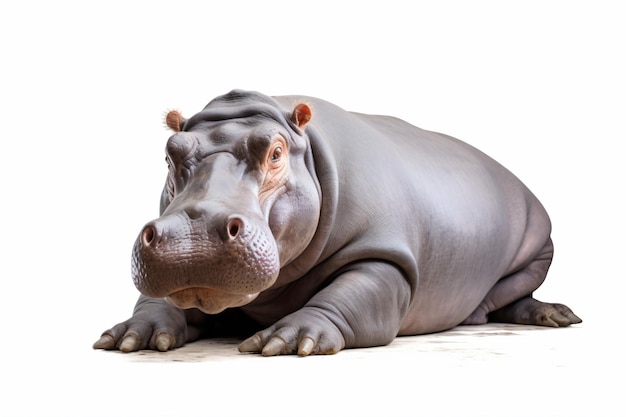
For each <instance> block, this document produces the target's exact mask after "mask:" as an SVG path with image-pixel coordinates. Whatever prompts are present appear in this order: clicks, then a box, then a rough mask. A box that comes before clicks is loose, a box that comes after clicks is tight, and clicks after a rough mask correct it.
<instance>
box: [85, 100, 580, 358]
mask: <svg viewBox="0 0 626 417" xmlns="http://www.w3.org/2000/svg"><path fill="white" fill-rule="evenodd" d="M165 123H166V125H167V127H169V128H170V129H171V130H172V131H173V135H172V136H171V137H170V138H169V139H168V141H167V145H166V161H167V165H168V175H167V180H166V183H165V186H164V188H163V192H162V194H161V199H160V217H158V218H157V219H155V220H152V221H150V222H148V223H147V224H146V225H145V226H144V227H143V228H142V229H141V231H140V233H139V235H138V237H137V239H136V241H135V243H134V246H133V250H132V261H131V272H132V278H133V281H134V284H135V286H136V287H137V289H138V290H139V292H140V295H139V299H138V301H137V303H136V305H135V308H134V313H133V315H132V317H131V318H129V319H128V320H126V321H124V322H122V323H119V324H117V325H115V326H114V327H112V328H111V329H108V330H106V331H105V332H104V333H103V334H102V336H101V338H100V339H99V340H98V341H97V342H96V343H95V344H94V346H93V347H94V348H95V349H107V350H112V349H118V350H120V351H123V352H131V351H137V350H144V349H153V350H158V351H167V350H171V349H175V348H177V347H180V346H182V345H184V344H185V343H187V342H191V341H194V340H197V339H200V338H206V337H217V336H238V337H241V339H240V340H242V341H241V343H240V345H239V351H240V352H247V353H260V354H262V355H264V356H275V355H287V354H297V355H300V356H307V355H313V354H334V353H336V352H339V351H340V350H342V349H345V348H357V347H373V346H382V345H387V344H389V343H390V342H391V341H393V340H394V338H396V337H398V336H405V335H419V334H426V333H433V332H440V331H444V330H448V329H451V328H453V327H455V326H458V325H469V324H472V325H478V324H484V323H487V322H490V321H491V322H502V323H517V324H526V325H539V326H551V327H566V326H569V325H572V324H576V323H580V322H581V319H580V318H579V317H578V316H576V315H575V314H574V313H573V311H572V310H571V309H570V308H569V307H567V306H565V305H563V304H557V303H547V302H542V301H539V300H537V299H535V298H533V295H532V294H533V292H534V290H535V289H537V288H538V287H539V286H540V285H541V284H542V282H543V281H544V279H545V277H546V274H547V271H548V268H549V266H550V263H551V261H552V256H553V243H552V239H551V236H550V234H551V223H550V219H549V217H548V215H547V212H546V210H545V209H544V207H543V206H542V204H541V203H540V202H539V201H538V199H537V198H536V197H535V195H533V193H532V192H531V191H529V189H528V188H527V187H526V186H525V185H524V184H523V183H522V182H521V181H520V180H519V179H518V178H517V177H515V176H514V175H513V174H512V173H511V172H509V171H508V170H507V169H506V168H504V167H503V166H502V165H500V164H499V163H497V162H496V161H494V160H493V159H491V158H490V157H488V156H486V155H485V154H484V153H482V152H480V151H479V150H477V149H475V148H474V147H472V146H470V145H468V144H466V143H464V142H462V141H459V140H457V139H455V138H452V137H450V136H447V135H444V134H440V133H435V132H432V131H427V130H423V129H420V128H418V127H415V126H413V125H411V124H409V123H406V122H404V121H402V120H400V119H398V118H394V117H390V116H379V115H367V114H361V113H354V112H348V111H345V110H343V109H341V108H340V107H338V106H336V105H333V104H331V103H329V102H326V101H324V100H321V99H317V98H313V97H307V96H277V97H270V96H267V95H264V94H261V93H258V92H254V91H242V90H233V91H231V92H230V93H227V94H225V95H222V96H219V97H217V98H215V99H213V100H212V101H210V102H209V104H207V105H206V107H205V108H204V109H203V110H202V111H200V112H199V113H197V114H196V115H194V116H192V117H191V118H188V119H187V118H185V117H183V116H182V114H181V113H180V112H178V111H175V110H174V111H170V112H169V113H168V114H167V116H166V121H165Z"/></svg>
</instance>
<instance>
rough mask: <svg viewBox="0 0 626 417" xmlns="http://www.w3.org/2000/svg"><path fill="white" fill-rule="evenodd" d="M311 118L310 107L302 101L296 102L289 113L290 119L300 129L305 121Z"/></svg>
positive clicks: (307, 121) (304, 124)
mask: <svg viewBox="0 0 626 417" xmlns="http://www.w3.org/2000/svg"><path fill="white" fill-rule="evenodd" d="M309 120H311V109H310V108H309V106H307V105H306V104H304V103H300V104H298V105H297V106H296V107H294V108H293V113H291V121H292V122H294V123H295V124H296V125H297V126H298V127H299V128H300V129H304V126H306V124H307V123H309Z"/></svg>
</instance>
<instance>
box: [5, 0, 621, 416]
mask: <svg viewBox="0 0 626 417" xmlns="http://www.w3.org/2000/svg"><path fill="white" fill-rule="evenodd" d="M409 5H410V6H409ZM623 10H624V7H623V6H622V5H621V4H620V3H619V2H609V1H593V2H581V1H525V2H504V1H471V2H470V1H437V2H435V1H433V2H399V1H392V0H388V1H385V2H370V1H359V2H341V1H339V0H337V1H334V2H322V1H317V2H314V1H301V2H288V1H269V0H266V1H257V2H253V1H229V2H226V1H222V2H218V1H202V2H191V1H176V2H162V1H153V2H133V1H124V2H121V1H108V2H101V3H97V2H78V1H75V2H73V1H63V0H61V1H54V2H53V1H51V2H43V1H34V2H5V3H3V5H2V6H0V46H1V56H0V60H1V64H0V75H1V77H0V118H1V119H0V120H1V121H2V130H1V131H2V136H3V139H2V147H1V148H0V149H1V150H0V156H1V157H2V162H1V163H0V169H1V170H2V171H1V172H0V181H2V203H1V204H0V222H1V223H0V224H1V225H2V234H1V237H2V251H1V252H0V253H1V255H0V256H1V268H2V269H1V270H0V271H1V272H0V273H1V274H2V287H3V288H2V294H3V301H2V304H1V309H2V311H1V314H2V315H1V317H2V330H1V332H0V349H1V351H0V353H1V355H0V356H1V359H0V360H2V377H1V378H2V380H3V386H5V387H8V388H3V394H2V395H3V397H4V398H3V399H2V405H0V410H3V409H6V410H7V411H6V412H4V411H3V412H2V413H0V414H2V415H57V414H58V415H72V413H73V412H75V413H76V414H77V415H80V414H82V415H88V414H93V415H95V414H98V413H103V414H107V413H106V411H107V410H108V411H114V410H116V409H115V408H110V407H117V406H119V404H115V401H116V400H115V398H116V395H117V394H116V392H115V391H110V392H109V391H107V390H105V389H103V388H102V387H104V386H106V387H115V386H116V384H117V382H116V381H120V380H123V381H126V384H127V385H128V386H131V381H132V380H133V378H136V377H137V376H136V375H134V374H133V373H132V372H135V371H134V370H133V371H132V372H130V371H129V370H128V369H127V368H125V367H124V366H121V365H120V364H119V361H115V364H116V365H115V366H116V367H115V369H113V368H111V371H110V372H104V373H103V372H102V370H101V368H98V371H97V372H99V374H94V375H91V374H90V371H89V369H90V366H91V362H90V358H91V356H89V355H92V351H91V344H92V343H93V342H94V341H95V340H97V338H98V337H99V335H100V333H101V332H102V331H103V330H104V329H106V328H108V327H110V326H112V325H113V324H115V323H117V322H119V321H121V320H124V319H126V318H127V317H128V316H129V315H130V314H131V312H132V307H133V304H134V302H135V299H136V297H137V294H138V293H137V291H136V290H135V288H134V286H133V284H132V281H131V278H130V251H131V248H132V244H133V242H134V239H135V237H136V235H137V233H138V232H139V230H140V229H141V227H142V226H143V224H144V223H145V222H147V221H148V220H150V219H152V218H154V217H156V216H158V202H159V195H160V190H161V187H162V185H163V181H164V177H165V173H166V165H165V162H164V153H163V149H164V146H165V141H166V140H167V138H168V136H169V134H170V133H169V132H168V131H167V130H166V129H165V128H164V127H163V123H162V118H163V115H164V113H165V111H167V110H169V109H172V108H176V109H179V110H180V111H182V112H183V114H185V115H187V116H191V115H192V114H194V113H195V112H197V111H199V110H201V109H202V107H203V106H204V105H205V104H206V103H207V102H208V101H209V100H210V99H212V98H214V97H215V96H217V95H220V94H223V93H226V92H228V91H229V90H231V89H233V88H243V89H252V90H257V91H260V92H263V93H266V94H268V95H282V94H305V95H312V96H317V97H320V98H324V99H326V100H328V101H331V102H333V103H335V104H337V105H339V106H341V107H343V108H345V109H347V110H353V111H359V112H365V113H378V114H390V115H394V116H398V117H400V118H403V119H405V120H407V121H409V122H411V123H413V124H415V125H417V126H420V127H422V128H425V129H430V130H436V131H441V132H444V133H447V134H450V135H452V136H455V137H458V138H459V139H462V140H464V141H466V142H469V143H471V144H472V145H474V146H476V147H477V148H479V149H481V150H483V151H485V152H486V153H487V154H489V155H491V156H492V157H494V158H495V159H496V160H498V161H500V162H501V163H502V164H503V165H505V166H506V167H508V168H509V169H511V170H512V171H513V172H514V173H515V174H516V175H517V176H518V177H520V178H521V179H522V180H523V181H524V182H525V183H526V184H527V185H528V186H529V187H530V188H531V190H533V191H534V192H535V194H536V195H537V196H538V197H539V199H540V200H541V201H542V202H543V203H544V205H545V207H546V208H547V210H548V212H549V213H550V215H551V218H552V221H553V239H554V242H555V247H556V256H555V259H554V262H553V266H552V270H551V273H550V274H549V276H548V279H547V281H546V283H545V284H544V286H543V287H542V288H540V290H539V291H537V293H536V295H537V297H538V298H539V299H544V300H545V301H556V302H563V303H566V304H568V305H570V307H572V308H573V309H574V311H575V312H576V313H578V314H579V315H580V316H581V317H582V318H583V319H584V320H585V323H584V326H585V328H591V329H606V331H605V332H595V333H594V334H601V335H603V337H604V339H602V340H594V339H589V340H588V343H589V344H591V345H596V346H597V347H598V352H597V354H598V355H600V356H601V355H602V346H606V345H613V344H615V343H619V340H623V339H622V338H621V335H620V333H621V326H622V315H621V314H620V313H621V312H622V310H623V309H622V308H620V307H621V306H622V305H623V301H622V300H623V297H624V295H623V289H624V279H625V278H626V277H625V274H624V270H623V268H622V265H621V264H622V262H623V260H624V258H625V257H624V250H625V249H626V247H625V246H626V245H624V239H623V236H624V234H625V233H626V227H625V222H624V212H625V208H626V207H625V203H624V189H625V179H626V175H625V174H626V170H625V169H624V151H623V149H624V142H626V118H625V116H626V98H625V97H626V81H625V79H626V76H625V74H626V63H625V56H626V54H625V52H626V45H625V44H626V25H625V24H624V22H625V21H626V14H625V12H624V11H623ZM313 117H315V115H314V116H313ZM594 352H595V351H594ZM111 357H112V358H113V356H111ZM78 358H80V359H78ZM98 358H99V359H98V360H100V361H102V358H103V356H102V355H100V356H98ZM105 358H106V357H105ZM105 360H106V359H105ZM593 360H594V357H593V355H592V356H591V357H581V358H580V361H593ZM615 361H616V362H615V366H616V367H617V368H616V369H617V371H616V374H615V375H616V377H617V378H618V379H619V378H621V376H620V372H622V373H623V371H624V367H623V361H622V359H621V358H615ZM181 366H183V365H181ZM76 367H79V368H81V369H82V370H81V372H80V373H76V371H75V369H76ZM620 369H621V371H620ZM86 375H87V376H86ZM212 377H213V376H211V375H204V376H202V378H212ZM415 377H416V378H418V377H419V376H415ZM92 378H93V379H92ZM303 378H304V376H303ZM64 380H70V381H71V385H65V384H60V383H59V384H58V385H57V383H56V382H57V381H64ZM168 383H172V384H174V383H175V384H179V383H190V382H189V381H188V380H187V381H182V380H181V381H178V380H176V378H175V377H173V380H171V381H168ZM249 383H252V382H249ZM255 383H260V384H261V385H262V380H260V381H256V382H255ZM285 383H287V384H289V383H290V382H289V381H286V382H285ZM480 383H484V384H488V382H486V381H482V382H480ZM125 386H126V385H125ZM111 389H114V388H111ZM91 390H100V391H101V392H102V399H101V401H98V402H93V401H92V399H93V398H96V397H95V396H94V394H93V393H92V391H91ZM573 391H574V390H573ZM165 392H166V391H165V390H163V391H159V390H157V391H155V393H154V396H155V398H156V399H159V397H161V396H162V395H164V393H165ZM87 393H89V394H87ZM219 395H221V394H219ZM528 395H529V396H531V397H532V394H528ZM66 396H70V397H71V398H72V401H73V404H74V407H73V408H71V409H68V408H62V407H61V404H64V405H63V407H68V406H67V403H65V402H63V403H61V402H60V400H59V399H60V398H66ZM451 396H454V393H452V394H451ZM85 398H89V403H83V402H84V401H87V400H84V399H85ZM242 398H243V401H245V395H244V394H242ZM55 399H56V400H55ZM154 400H155V399H151V400H150V401H149V404H148V405H146V406H142V407H141V410H142V412H143V413H145V414H152V415H155V414H158V413H157V409H158V407H156V406H155V407H156V408H155V409H152V408H151V406H150V404H153V403H154ZM179 400H180V399H179ZM177 401H178V400H177ZM180 401H182V400H180ZM186 401H187V402H193V401H200V400H198V399H189V400H186ZM202 401H205V400H202ZM205 407H208V406H205ZM80 409H82V410H85V412H83V413H81V412H80V411H77V410H80ZM72 410H73V411H72ZM96 410H98V411H96ZM118 411H119V410H118ZM142 412H138V411H135V415H142ZM115 414H117V413H116V412H111V413H110V415H115ZM119 414H120V415H122V414H124V413H123V412H119ZM330 415H332V413H330Z"/></svg>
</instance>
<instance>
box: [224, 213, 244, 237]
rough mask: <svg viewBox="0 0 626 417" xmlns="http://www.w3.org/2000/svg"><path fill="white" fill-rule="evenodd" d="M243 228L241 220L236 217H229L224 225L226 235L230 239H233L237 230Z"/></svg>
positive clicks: (236, 234)
mask: <svg viewBox="0 0 626 417" xmlns="http://www.w3.org/2000/svg"><path fill="white" fill-rule="evenodd" d="M242 229H243V220H241V219H240V218H238V217H234V218H232V219H230V221H229V222H228V225H227V226H226V230H228V237H230V238H231V239H235V238H236V237H237V236H238V235H239V232H240V231H241V230H242Z"/></svg>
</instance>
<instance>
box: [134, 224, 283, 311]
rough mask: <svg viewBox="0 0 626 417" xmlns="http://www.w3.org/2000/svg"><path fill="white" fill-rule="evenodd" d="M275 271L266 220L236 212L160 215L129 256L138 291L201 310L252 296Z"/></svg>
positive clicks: (238, 302)
mask: <svg viewBox="0 0 626 417" xmlns="http://www.w3.org/2000/svg"><path fill="white" fill-rule="evenodd" d="M279 270H280V263H279V256H278V250H277V246H276V242H275V240H274V238H273V236H272V234H271V231H270V229H269V227H268V226H267V224H266V223H265V222H264V221H263V220H262V219H261V218H256V217H250V216H244V215H241V214H232V215H227V216H217V215H216V216H213V217H212V218H210V219H209V220H207V217H206V216H198V217H196V216H193V215H188V214H187V213H185V212H179V213H175V214H170V215H165V216H162V217H160V218H158V219H156V220H153V221H151V222H149V223H147V224H146V225H145V226H144V227H143V229H142V230H141V232H140V233H139V236H138V237H137V240H136V241H135V245H134V248H133V256H132V275H133V281H134V283H135V286H136V287H137V289H139V291H141V292H142V293H143V294H144V295H147V296H149V297H158V298H161V297H167V298H168V300H169V301H170V302H172V303H173V304H175V305H177V306H178V307H181V308H192V307H196V308H200V309H202V310H203V311H205V312H215V311H216V310H219V311H221V310H223V309H224V308H228V307H235V306H239V305H243V304H246V303H247V302H250V301H252V299H254V298H255V297H256V295H258V293H259V292H261V291H263V290H265V289H267V288H268V287H270V286H271V285H272V284H273V283H274V281H275V280H276V278H277V277H278V273H279Z"/></svg>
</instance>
